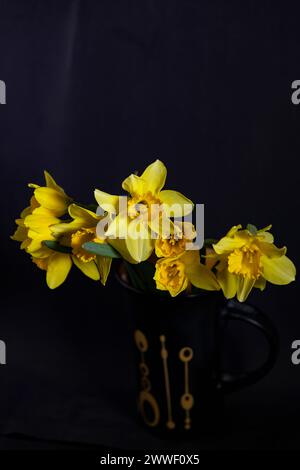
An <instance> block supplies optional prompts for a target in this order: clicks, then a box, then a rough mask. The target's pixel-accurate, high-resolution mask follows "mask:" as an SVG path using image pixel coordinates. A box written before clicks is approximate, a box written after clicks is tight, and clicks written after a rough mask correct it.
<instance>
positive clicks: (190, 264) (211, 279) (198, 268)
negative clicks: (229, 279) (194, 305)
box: [180, 250, 220, 290]
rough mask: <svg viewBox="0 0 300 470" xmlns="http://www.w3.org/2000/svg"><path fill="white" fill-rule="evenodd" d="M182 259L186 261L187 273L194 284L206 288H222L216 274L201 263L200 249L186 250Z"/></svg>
mask: <svg viewBox="0 0 300 470" xmlns="http://www.w3.org/2000/svg"><path fill="white" fill-rule="evenodd" d="M180 260H181V261H183V262H184V264H185V272H186V275H187V277H188V279H189V280H190V282H191V283H192V284H193V286H195V287H198V288H199V289H204V290H220V286H219V284H218V281H217V278H216V276H215V274H214V273H213V272H212V271H210V269H208V268H207V266H205V265H204V264H202V263H200V256H199V251H196V250H189V251H186V252H185V253H184V255H182V256H181V257H180Z"/></svg>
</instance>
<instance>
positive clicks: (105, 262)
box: [96, 256, 112, 286]
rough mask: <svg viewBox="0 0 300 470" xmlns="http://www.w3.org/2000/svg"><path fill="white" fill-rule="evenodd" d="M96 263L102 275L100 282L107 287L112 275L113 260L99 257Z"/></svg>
mask: <svg viewBox="0 0 300 470" xmlns="http://www.w3.org/2000/svg"><path fill="white" fill-rule="evenodd" d="M96 263H97V266H98V270H99V273H100V281H101V283H102V284H103V285H104V286H105V284H106V281H107V278H108V275H109V273H110V268H111V263H112V258H109V257H108V256H97V258H96Z"/></svg>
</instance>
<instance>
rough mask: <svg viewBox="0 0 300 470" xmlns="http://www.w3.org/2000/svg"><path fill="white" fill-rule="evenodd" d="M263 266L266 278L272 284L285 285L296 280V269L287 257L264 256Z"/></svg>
mask: <svg viewBox="0 0 300 470" xmlns="http://www.w3.org/2000/svg"><path fill="white" fill-rule="evenodd" d="M261 264H262V266H263V276H264V278H265V279H266V280H267V281H269V282H271V283H272V284H277V285H285V284H289V283H290V282H292V281H294V280H295V276H296V268H295V265H294V264H293V262H292V261H291V260H290V259H289V258H288V257H287V256H282V257H281V258H268V257H267V256H262V257H261Z"/></svg>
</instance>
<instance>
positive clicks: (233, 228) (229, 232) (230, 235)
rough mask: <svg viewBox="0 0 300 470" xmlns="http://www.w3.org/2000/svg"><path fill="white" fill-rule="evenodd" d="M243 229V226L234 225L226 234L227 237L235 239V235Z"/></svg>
mask: <svg viewBox="0 0 300 470" xmlns="http://www.w3.org/2000/svg"><path fill="white" fill-rule="evenodd" d="M241 228H242V226H241V224H239V225H234V226H233V227H231V229H230V230H229V231H228V232H227V233H226V237H233V235H234V234H235V233H236V232H238V231H239V230H240V229H241Z"/></svg>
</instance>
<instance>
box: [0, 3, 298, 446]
mask: <svg viewBox="0 0 300 470" xmlns="http://www.w3.org/2000/svg"><path fill="white" fill-rule="evenodd" d="M295 5H296V4H293V3H289V2H287V3H286V2H274V1H256V2H239V1H226V2H223V1H221V0H209V1H208V0H206V1H196V0H181V1H179V0H157V1H155V0H142V1H141V0H140V1H127V0H99V1H90V0H87V1H79V0H78V1H76V0H73V1H72V0H68V1H63V0H60V1H58V0H55V1H43V2H41V1H32V0H31V1H29V0H27V1H16V0H7V1H5V0H0V79H1V80H4V81H5V82H6V85H7V104H6V105H5V106H1V107H0V158H1V174H0V190H1V203H0V204H1V258H0V261H1V314H0V338H1V339H3V340H5V342H6V344H7V365H6V366H0V381H1V386H0V431H1V432H2V433H4V434H12V433H17V434H24V435H26V436H27V437H30V436H31V437H36V438H39V439H46V440H55V441H57V440H61V441H71V442H79V443H86V444H103V445H106V446H112V447H121V448H147V447H149V448H150V447H153V448H158V447H160V448H163V447H164V445H165V444H164V443H163V442H160V441H158V440H156V439H155V438H153V437H151V436H150V435H148V434H147V432H146V431H145V430H141V429H140V428H139V427H138V425H137V424H136V422H135V420H134V411H135V401H134V400H135V397H134V380H133V375H134V372H133V370H132V369H133V366H132V363H131V356H130V352H129V351H130V341H131V338H130V332H129V326H128V321H127V315H126V306H124V304H122V303H121V302H120V300H119V299H120V287H118V286H117V285H116V283H115V281H114V279H113V276H111V279H110V281H109V283H108V286H107V288H106V289H103V288H102V287H100V286H99V285H95V284H94V283H93V282H92V281H90V280H88V279H87V278H85V277H83V276H82V275H81V274H80V273H79V272H76V269H75V268H73V270H72V273H71V275H70V276H69V278H68V280H67V282H66V283H65V284H64V285H63V286H62V287H61V288H59V289H58V290H56V291H50V290H49V289H48V288H47V287H46V285H45V282H44V274H43V273H42V272H41V271H39V270H38V269H37V268H36V267H35V266H33V265H32V263H31V262H30V259H29V257H27V256H25V255H24V254H23V253H21V252H20V251H19V248H18V244H17V243H15V242H13V241H11V240H10V239H9V236H10V235H11V234H12V233H13V231H14V222H13V221H14V218H16V217H17V216H18V214H19V212H20V211H21V210H22V209H23V208H24V207H25V206H26V205H27V201H28V199H29V196H30V193H31V191H30V190H29V189H28V188H27V187H26V185H27V183H28V182H36V183H39V184H42V182H43V176H42V171H43V170H44V169H47V170H48V171H50V172H51V173H52V174H53V176H54V177H55V179H56V180H57V182H58V183H59V184H60V185H62V186H63V187H64V188H65V190H66V192H67V193H68V194H70V195H71V196H73V197H74V198H75V199H80V200H81V201H86V202H92V201H93V189H94V188H100V189H102V190H104V191H107V192H112V193H118V191H119V187H120V183H121V181H122V180H123V179H124V178H125V177H126V176H128V174H129V173H131V172H133V171H134V170H143V169H144V167H145V166H146V165H148V164H149V163H150V162H152V161H153V160H154V159H156V158H160V159H161V160H162V161H163V162H164V163H165V164H166V165H167V167H168V180H167V187H168V188H169V189H172V188H174V189H177V190H179V191H181V192H183V193H184V194H186V195H187V196H188V197H190V198H191V199H192V200H193V201H194V202H199V203H200V202H202V203H205V235H206V236H207V237H216V238H218V237H220V236H222V235H223V234H224V233H225V232H226V230H227V229H228V228H229V227H230V226H232V225H235V224H238V223H242V224H246V223H249V222H250V223H254V224H255V225H257V226H258V227H262V226H265V225H267V224H269V223H272V224H273V233H274V234H275V237H276V243H277V245H278V246H282V245H284V244H286V245H287V246H288V255H289V256H290V257H291V258H292V259H293V261H294V262H295V264H296V266H297V265H298V264H299V252H298V249H297V248H298V243H299V242H298V238H299V221H298V217H299V216H298V214H299V183H300V181H299V170H298V168H299V165H298V159H299V155H300V138H299V122H300V106H299V107H297V106H295V105H293V104H292V102H291V93H292V90H291V83H292V81H293V80H296V79H299V78H300V70H299V69H300V60H299V59H300V57H299V55H300V52H299V51H300V48H299V40H300V32H299V13H300V11H299V7H298V8H297V7H296V6H295ZM297 284H298V282H297V281H296V282H295V283H293V284H292V285H290V286H287V287H275V286H270V285H269V286H268V287H267V290H266V291H265V292H264V293H263V294H261V293H254V294H253V295H251V299H250V300H251V302H252V303H254V304H256V305H258V306H260V307H261V308H262V309H263V310H264V311H265V312H266V313H267V314H268V315H269V317H270V318H272V319H273V321H274V323H275V325H276V326H277V328H278V330H279V333H280V339H281V352H280V357H279V360H278V362H277V364H276V366H275V368H274V369H273V371H272V372H271V373H270V374H269V376H268V377H266V378H265V379H264V380H263V381H262V382H260V383H259V384H257V385H255V386H252V387H251V388H249V389H248V390H245V391H243V392H239V393H236V394H235V395H232V396H231V397H230V398H229V399H228V401H227V408H226V426H225V432H222V433H217V434H216V436H210V437H209V436H208V437H207V438H202V440H201V441H199V442H197V443H196V444H194V445H195V446H196V447H197V448H198V449H202V448H203V449H224V448H225V449H231V448H233V449H235V448H251V449H252V448H261V449H265V448H276V449H278V448H296V449H297V448H298V447H299V442H300V433H299V430H298V429H299V423H300V401H299V396H300V366H298V368H297V366H293V365H292V363H291V359H290V356H291V343H292V341H293V340H295V339H298V338H300V315H299V306H298V292H299V288H298V285H297ZM236 333H237V336H240V337H241V338H242V341H241V343H247V345H246V346H247V347H248V349H250V351H251V353H252V354H256V355H257V356H259V355H260V353H262V349H263V345H262V344H260V342H259V341H258V339H256V337H254V336H253V337H252V336H251V335H248V333H246V332H244V331H237V332H236ZM250 339H251V341H250ZM246 346H245V345H244V348H246ZM241 347H243V344H241ZM2 442H3V445H2V447H6V446H8V447H10V446H9V445H8V444H7V441H6V440H5V439H4V440H3V441H2ZM16 445H17V444H16ZM17 446H18V445H17ZM32 447H35V444H34V442H33V443H32Z"/></svg>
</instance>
